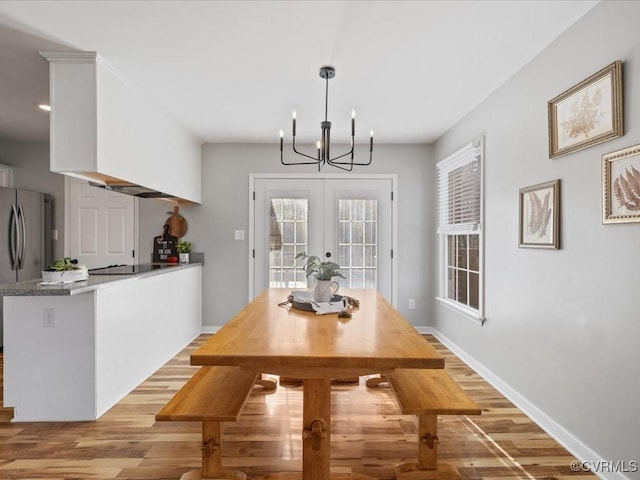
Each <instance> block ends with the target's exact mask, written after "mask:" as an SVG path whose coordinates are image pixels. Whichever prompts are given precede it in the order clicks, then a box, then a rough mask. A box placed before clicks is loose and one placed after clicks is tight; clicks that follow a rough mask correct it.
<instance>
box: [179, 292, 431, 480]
mask: <svg viewBox="0 0 640 480" xmlns="http://www.w3.org/2000/svg"><path fill="white" fill-rule="evenodd" d="M290 293H291V289H286V288H270V289H267V290H265V291H264V292H262V293H261V294H260V295H258V296H257V297H256V298H255V299H254V300H253V301H251V302H250V303H249V304H248V305H247V306H246V307H244V308H243V309H242V310H241V311H240V312H239V313H238V314H237V315H236V316H234V317H233V318H232V319H231V320H229V322H227V323H226V324H225V325H224V326H223V327H222V328H221V329H220V330H219V331H218V332H217V333H215V334H214V335H212V336H211V337H210V338H209V339H208V340H207V341H206V342H205V343H204V344H203V345H202V346H201V347H200V348H199V349H198V350H196V351H195V352H194V353H193V354H192V355H191V364H192V365H235V366H239V367H242V368H245V369H249V370H252V371H255V372H261V373H268V374H273V375H280V376H287V377H293V378H299V379H302V381H303V431H302V444H303V448H302V472H297V473H294V474H290V473H289V474H282V475H281V476H278V475H269V476H268V478H269V480H276V479H287V480H289V479H291V478H302V480H329V479H331V478H332V479H333V480H336V479H338V478H339V479H340V480H342V479H351V480H363V479H369V478H371V477H367V476H365V475H359V474H334V475H333V476H332V475H331V468H330V464H331V451H330V446H331V380H332V379H340V378H346V377H353V376H361V375H371V374H377V373H380V374H384V373H386V372H392V371H394V370H395V369H396V368H444V359H443V357H442V356H441V355H440V354H439V353H438V352H437V351H436V350H435V349H434V348H433V347H432V346H431V345H430V344H429V343H428V342H427V341H426V339H425V338H423V337H422V336H421V335H420V334H419V333H418V331H417V330H416V329H415V328H414V327H413V326H412V325H411V324H410V323H409V322H408V321H407V320H406V319H405V318H404V317H403V316H402V315H401V314H400V313H399V312H398V311H397V310H396V309H395V308H393V307H392V306H391V304H389V303H388V302H387V301H386V300H385V299H384V298H383V297H382V295H380V294H379V293H378V292H377V291H376V290H372V289H371V290H348V291H345V292H343V291H342V290H341V291H340V293H343V294H344V295H348V296H351V297H353V298H355V299H357V300H359V303H360V305H359V307H357V308H353V309H351V310H350V311H351V314H352V316H351V318H341V317H339V316H338V315H337V314H336V313H334V314H327V315H317V314H316V313H315V312H309V311H304V310H300V309H297V308H292V307H291V306H280V305H279V304H280V303H281V302H283V301H286V300H287V298H288V296H289V294H290ZM220 388H224V386H223V385H221V386H220Z"/></svg>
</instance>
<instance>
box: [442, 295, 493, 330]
mask: <svg viewBox="0 0 640 480" xmlns="http://www.w3.org/2000/svg"><path fill="white" fill-rule="evenodd" d="M436 300H438V301H439V302H440V304H441V305H442V306H444V307H446V308H448V309H449V310H452V311H454V312H456V313H461V314H462V315H463V316H465V317H466V318H468V319H470V320H473V321H474V322H475V323H477V324H478V325H480V326H483V325H484V322H485V321H486V320H487V319H486V317H485V316H484V315H481V314H480V312H478V311H477V310H472V309H470V308H467V307H464V306H462V305H460V304H459V303H457V302H452V301H451V300H449V299H448V298H444V297H436Z"/></svg>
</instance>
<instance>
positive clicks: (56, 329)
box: [0, 263, 202, 421]
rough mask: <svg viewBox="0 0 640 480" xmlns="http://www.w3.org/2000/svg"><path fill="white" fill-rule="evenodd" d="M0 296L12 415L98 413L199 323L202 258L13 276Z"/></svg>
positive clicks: (48, 417)
mask: <svg viewBox="0 0 640 480" xmlns="http://www.w3.org/2000/svg"><path fill="white" fill-rule="evenodd" d="M0 295H2V296H3V298H4V337H5V340H4V404H5V406H7V407H14V415H15V416H14V420H15V421H82V420H95V419H97V418H99V417H100V416H101V415H103V414H104V413H105V412H106V411H107V410H108V409H109V408H111V407H112V406H113V405H114V404H115V403H117V402H118V401H119V400H120V399H122V398H123V397H124V396H125V395H126V394H127V393H129V392H130V391H131V390H133V389H134V388H135V387H136V386H137V385H139V384H140V383H141V382H142V381H144V380H145V379H146V378H147V377H148V376H149V375H151V374H152V373H153V372H155V371H156V370H157V369H158V368H160V367H161V366H162V365H164V364H165V363H166V362H167V361H168V360H169V359H171V358H172V357H173V356H174V355H176V353H178V352H179V351H180V350H181V349H183V348H184V347H185V346H186V345H187V344H189V342H191V341H192V340H193V339H194V338H195V337H196V336H198V335H199V334H200V332H201V328H202V265H201V264H200V263H195V264H188V265H176V266H172V267H168V268H158V269H157V270H153V271H150V272H146V273H140V274H136V275H130V276H111V275H108V276H90V277H89V278H88V279H87V280H86V281H83V282H77V283H74V284H70V285H65V286H38V284H37V282H20V283H15V284H9V285H3V286H0Z"/></svg>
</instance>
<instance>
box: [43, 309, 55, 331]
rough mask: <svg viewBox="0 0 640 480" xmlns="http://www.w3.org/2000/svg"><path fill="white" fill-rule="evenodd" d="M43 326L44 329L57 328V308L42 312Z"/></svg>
mask: <svg viewBox="0 0 640 480" xmlns="http://www.w3.org/2000/svg"><path fill="white" fill-rule="evenodd" d="M42 326H43V327H44V328H53V327H55V326H56V309H55V308H44V309H43V310H42Z"/></svg>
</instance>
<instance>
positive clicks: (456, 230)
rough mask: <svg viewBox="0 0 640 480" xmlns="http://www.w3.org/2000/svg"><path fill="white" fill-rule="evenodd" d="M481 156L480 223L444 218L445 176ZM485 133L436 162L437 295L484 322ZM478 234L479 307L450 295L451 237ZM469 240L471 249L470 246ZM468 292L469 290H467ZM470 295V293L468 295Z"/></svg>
mask: <svg viewBox="0 0 640 480" xmlns="http://www.w3.org/2000/svg"><path fill="white" fill-rule="evenodd" d="M478 157H479V164H480V205H479V219H478V223H475V222H473V223H468V224H463V225H460V224H448V223H445V222H444V221H443V218H444V213H443V208H444V207H443V202H442V199H443V198H446V197H449V195H448V188H447V189H446V190H443V185H444V182H443V181H442V178H443V176H444V175H447V174H448V173H449V172H451V171H453V170H455V169H457V168H460V167H463V166H465V165H468V164H470V163H471V162H472V161H474V160H475V159H476V158H478ZM484 163H485V155H484V137H482V136H481V137H478V138H476V139H475V140H473V141H471V142H469V143H467V144H466V145H464V146H463V147H462V148H460V149H459V150H457V151H456V152H454V153H453V154H451V155H449V156H448V157H446V158H444V159H443V160H441V161H440V162H438V163H437V165H436V181H437V188H436V191H437V214H436V217H437V232H438V244H439V252H438V257H439V268H438V277H439V286H438V296H437V297H436V299H437V300H438V301H439V302H440V303H441V304H442V305H444V306H446V307H447V308H450V309H452V310H453V311H455V312H458V313H462V314H463V315H464V316H466V317H468V318H470V319H472V320H475V321H476V322H478V323H480V324H481V325H484V321H485V305H484ZM475 234H477V235H478V256H479V258H478V275H479V281H478V309H477V310H476V309H475V308H472V307H470V306H468V305H467V304H463V303H460V302H458V301H456V300H454V299H451V298H449V291H448V269H449V263H448V258H449V238H450V237H451V236H456V235H475ZM468 248H469V247H468V244H467V249H468ZM467 294H468V292H467ZM467 298H468V297H467Z"/></svg>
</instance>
